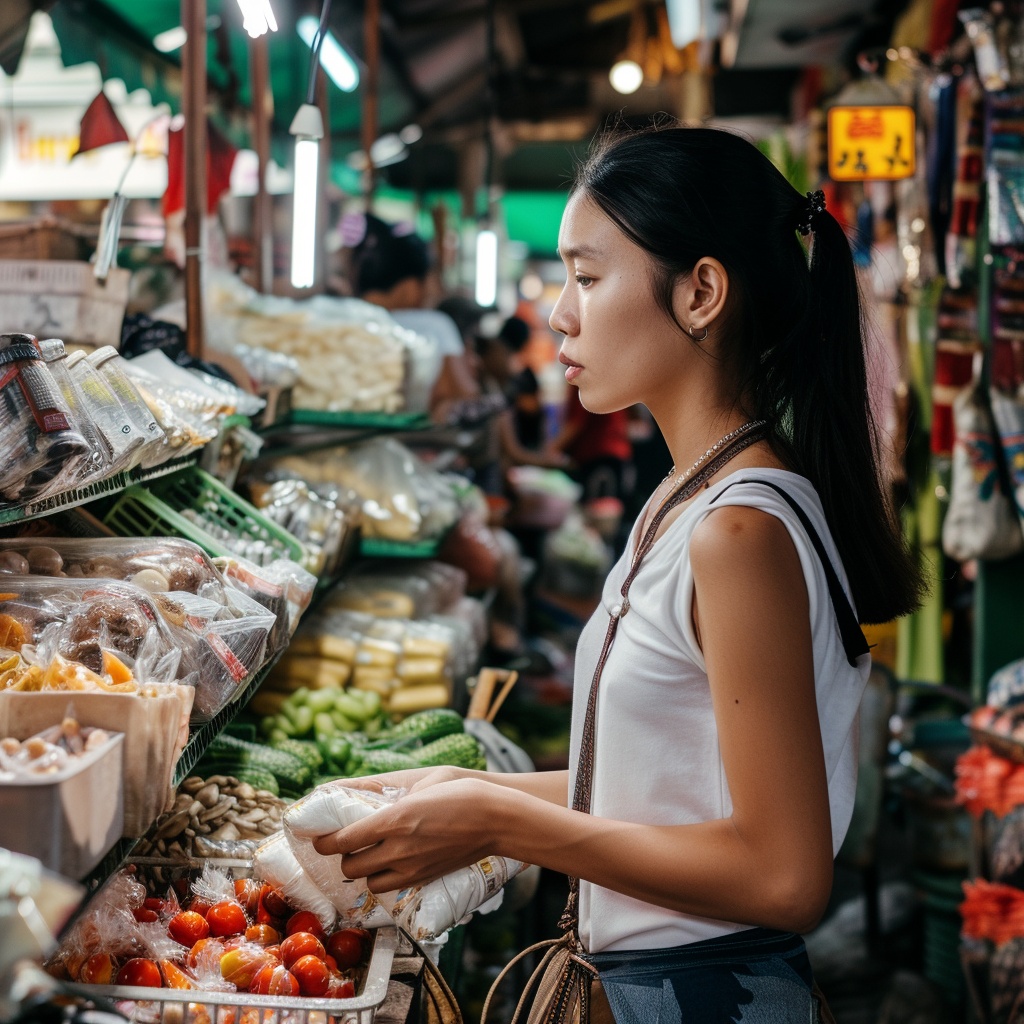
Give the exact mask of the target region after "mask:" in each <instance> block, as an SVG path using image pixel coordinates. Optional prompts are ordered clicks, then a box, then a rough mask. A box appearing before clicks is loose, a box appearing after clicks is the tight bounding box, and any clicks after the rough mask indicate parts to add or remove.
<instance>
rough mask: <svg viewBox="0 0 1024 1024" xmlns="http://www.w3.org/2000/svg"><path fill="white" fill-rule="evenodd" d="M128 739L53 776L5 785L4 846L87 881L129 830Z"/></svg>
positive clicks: (1, 796) (1, 786) (0, 826)
mask: <svg viewBox="0 0 1024 1024" xmlns="http://www.w3.org/2000/svg"><path fill="white" fill-rule="evenodd" d="M123 751H124V736H123V734H121V733H115V734H114V735H112V736H111V738H110V740H109V741H108V742H107V743H104V744H103V746H102V747H100V748H99V749H98V750H92V751H89V752H88V753H86V754H81V755H79V756H77V757H74V758H71V759H70V760H69V763H68V765H67V767H65V768H64V769H63V770H61V771H59V772H55V773H53V774H50V775H38V776H26V777H24V778H18V779H17V780H15V781H12V782H0V846H4V847H6V848H7V849H9V850H13V851H14V852H15V853H24V854H27V855H28V856H30V857H35V858H36V859H38V860H40V861H42V863H43V866H44V867H47V868H49V869H50V870H51V871H56V872H58V874H61V875H65V876H66V877H68V878H81V877H82V876H83V875H85V874H87V873H88V872H89V871H91V870H92V869H93V868H94V867H96V865H97V864H99V862H100V861H101V860H102V859H103V857H104V855H105V854H106V853H107V851H108V850H109V849H110V848H111V847H112V846H113V845H114V843H116V842H117V840H118V839H119V838H120V837H121V833H122V831H123V829H124V797H123V792H122V778H123V771H124V769H123V765H122V755H123Z"/></svg>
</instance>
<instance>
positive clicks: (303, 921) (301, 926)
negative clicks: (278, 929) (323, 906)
mask: <svg viewBox="0 0 1024 1024" xmlns="http://www.w3.org/2000/svg"><path fill="white" fill-rule="evenodd" d="M284 931H285V934H286V935H294V934H295V933H296V932H311V933H312V934H313V935H315V936H316V937H317V938H318V939H319V940H320V941H321V942H323V940H324V938H325V935H324V929H323V925H322V924H320V918H318V917H317V916H316V914H312V913H310V912H309V911H308V910H300V911H299V912H298V913H297V914H292V916H291V917H289V918H288V923H287V924H286V925H285V927H284Z"/></svg>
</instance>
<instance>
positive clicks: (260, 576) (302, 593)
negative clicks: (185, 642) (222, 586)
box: [214, 555, 316, 651]
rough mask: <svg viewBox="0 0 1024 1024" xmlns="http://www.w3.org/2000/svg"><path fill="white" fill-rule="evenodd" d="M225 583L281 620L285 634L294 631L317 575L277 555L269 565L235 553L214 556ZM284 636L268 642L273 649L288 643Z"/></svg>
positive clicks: (275, 637) (306, 606)
mask: <svg viewBox="0 0 1024 1024" xmlns="http://www.w3.org/2000/svg"><path fill="white" fill-rule="evenodd" d="M214 564H215V565H216V566H217V567H218V568H219V569H220V570H221V572H223V573H224V576H225V578H226V579H227V581H228V583H229V584H230V585H231V586H233V587H237V588H238V589H239V590H241V591H242V593H244V594H246V595H247V596H249V597H251V598H252V599H253V600H254V601H256V602H258V603H259V604H261V605H263V607H264V608H266V609H267V611H271V612H273V613H274V614H275V615H277V616H278V618H279V620H280V621H281V622H283V623H284V625H285V627H286V630H287V636H290V635H291V634H292V633H294V631H295V629H296V627H297V626H298V624H299V619H300V618H301V617H302V613H303V612H304V611H305V610H306V609H307V608H308V607H309V602H310V601H311V600H312V599H313V591H314V590H315V589H316V577H315V576H314V575H313V574H312V573H310V572H307V571H306V570H305V569H303V567H302V566H301V565H299V564H298V563H297V562H293V561H291V560H290V559H288V558H279V559H277V560H276V561H273V562H271V563H270V564H269V565H259V566H258V565H255V564H254V563H253V562H250V561H248V560H247V559H245V558H242V557H241V556H238V555H230V556H225V557H222V558H216V559H214ZM287 636H286V637H284V638H283V642H280V641H281V639H282V638H278V637H277V635H276V633H275V635H274V636H273V637H272V639H271V642H270V649H271V650H272V651H276V650H279V649H280V648H279V646H278V643H279V642H280V646H282V647H283V646H284V644H285V643H287Z"/></svg>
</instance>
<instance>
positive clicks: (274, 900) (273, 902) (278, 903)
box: [260, 885, 288, 917]
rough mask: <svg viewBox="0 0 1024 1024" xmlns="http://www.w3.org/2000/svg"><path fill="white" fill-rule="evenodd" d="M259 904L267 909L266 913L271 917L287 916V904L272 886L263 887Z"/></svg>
mask: <svg viewBox="0 0 1024 1024" xmlns="http://www.w3.org/2000/svg"><path fill="white" fill-rule="evenodd" d="M260 902H261V903H262V904H263V906H265V907H266V908H267V913H268V914H270V915H271V917H287V916H288V904H287V902H286V901H285V898H284V897H283V896H282V895H281V894H280V893H279V892H278V891H277V890H276V889H275V888H274V887H273V886H270V885H265V886H263V891H262V892H261V893H260Z"/></svg>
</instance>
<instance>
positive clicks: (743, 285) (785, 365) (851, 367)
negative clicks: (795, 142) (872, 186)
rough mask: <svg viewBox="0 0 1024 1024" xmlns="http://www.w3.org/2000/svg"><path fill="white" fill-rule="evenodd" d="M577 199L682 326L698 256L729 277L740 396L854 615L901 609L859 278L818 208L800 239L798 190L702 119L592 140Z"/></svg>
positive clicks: (730, 354) (905, 563)
mask: <svg viewBox="0 0 1024 1024" xmlns="http://www.w3.org/2000/svg"><path fill="white" fill-rule="evenodd" d="M573 192H574V193H579V194H581V195H585V196H586V197H587V198H588V199H590V200H591V201H592V202H594V203H595V204H596V205H597V206H598V208H599V209H600V210H601V211H602V212H603V213H604V214H605V215H606V216H607V217H609V218H610V219H611V220H612V221H613V222H614V223H615V224H616V225H617V226H618V227H619V229H620V230H621V231H622V232H623V233H624V234H625V235H626V236H627V237H628V238H629V239H630V240H631V241H633V242H634V243H635V244H636V245H638V246H640V248H642V249H643V250H644V251H645V252H646V253H647V254H648V256H649V258H650V260H651V263H652V267H653V274H652V283H653V288H654V295H655V298H656V299H657V301H658V302H659V304H660V305H661V306H662V308H663V309H664V310H665V312H666V313H667V314H668V315H669V317H671V319H672V320H673V321H674V322H675V323H676V325H677V326H678V327H679V329H680V331H683V330H684V328H683V325H682V324H680V323H679V321H678V319H677V318H676V316H675V313H674V311H673V307H672V296H673V288H674V285H675V284H676V282H677V281H678V280H679V278H680V276H684V275H687V274H688V273H689V272H690V271H691V270H692V269H693V267H694V265H695V264H696V263H697V261H698V260H700V259H701V258H702V257H705V256H710V257H713V258H714V259H717V260H718V261H719V262H721V263H722V265H723V266H724V267H725V269H726V272H727V273H728V275H729V284H730V301H729V304H728V307H727V314H726V317H725V318H724V320H723V323H722V327H723V328H724V329H723V331H722V342H723V344H722V347H721V349H720V356H721V358H723V359H724V360H726V361H727V362H728V365H730V366H731V367H732V368H733V369H734V371H735V374H736V380H737V392H736V399H737V401H738V402H739V403H740V405H741V407H742V408H743V409H744V412H745V413H747V414H748V415H750V416H751V417H756V418H764V419H766V420H767V421H768V423H769V429H770V437H769V440H770V442H771V444H772V446H773V448H774V449H775V450H776V452H777V453H778V454H779V457H780V458H781V459H782V460H783V461H784V462H785V463H786V465H788V466H789V468H790V469H792V470H793V471H794V472H796V473H800V474H802V475H803V476H806V477H807V478H808V479H809V480H810V481H811V482H812V483H813V484H814V487H815V488H816V490H817V492H818V495H819V497H820V498H821V503H822V506H823V507H824V511H825V517H826V519H827V521H828V525H829V529H830V530H831V532H832V535H833V537H834V539H835V542H836V546H837V548H838V549H839V555H840V557H841V558H842V562H843V566H844V568H845V569H846V573H847V577H848V579H849V581H850V587H851V590H852V593H853V599H854V603H855V604H856V607H857V612H858V616H859V618H860V620H861V621H862V622H888V621H889V620H891V619H894V618H896V617H898V616H900V615H904V614H906V613H907V612H910V611H912V610H913V609H914V608H915V607H916V606H917V604H918V603H919V601H920V596H921V593H922V589H923V586H922V580H921V574H920V571H919V570H918V568H917V567H916V564H915V562H914V560H913V558H912V557H911V554H910V552H909V550H908V548H907V546H906V543H905V542H904V540H903V537H902V533H901V531H900V526H899V521H898V517H897V514H896V511H895V508H894V506H893V502H892V501H891V500H890V499H889V498H888V497H887V496H886V494H885V493H884V490H883V485H882V482H881V476H880V473H879V466H878V458H877V448H876V444H877V436H876V433H875V427H874V423H873V420H872V417H871V411H870V408H869V405H868V391H867V373H866V370H865V361H864V339H863V333H862V325H861V315H860V301H859V295H858V288H857V279H856V276H855V272H854V267H853V259H852V256H851V252H850V246H849V243H848V241H847V239H846V235H845V234H844V232H843V229H842V227H841V226H840V224H839V223H838V222H837V221H836V220H835V218H834V217H832V215H831V214H829V213H828V212H827V211H824V212H820V213H816V214H815V215H814V216H813V218H812V220H811V227H812V231H813V234H812V244H811V251H810V260H809V261H808V258H807V254H806V253H805V250H804V247H803V246H802V245H801V244H800V241H799V239H798V236H797V225H798V224H800V223H801V222H802V221H806V219H807V211H808V199H807V198H806V197H804V196H802V195H801V194H800V193H799V192H797V191H796V189H794V188H793V186H792V185H790V184H789V182H787V181H786V179H785V178H784V177H783V175H782V174H781V173H780V172H779V171H778V170H777V169H776V167H775V166H774V165H773V164H772V163H771V161H770V160H768V159H767V157H765V156H764V155H763V154H762V153H761V152H760V151H759V150H758V149H757V148H756V147H755V146H753V145H752V144H751V143H749V142H748V141H746V140H745V139H743V138H742V137H740V136H738V135H734V134H732V133H730V132H727V131H722V130H718V129H712V128H683V127H678V126H672V127H665V126H662V125H656V126H653V127H651V128H647V129H642V130H638V131H625V132H622V131H617V132H614V133H609V134H606V135H604V136H602V137H601V138H600V139H599V140H598V142H597V144H596V146H595V148H594V150H593V151H592V153H591V155H590V156H589V158H588V159H587V161H586V163H585V164H584V165H583V166H582V167H581V168H580V169H579V171H578V173H577V177H576V182H575V184H574V186H573Z"/></svg>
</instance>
